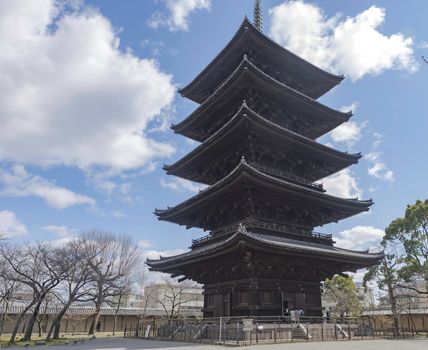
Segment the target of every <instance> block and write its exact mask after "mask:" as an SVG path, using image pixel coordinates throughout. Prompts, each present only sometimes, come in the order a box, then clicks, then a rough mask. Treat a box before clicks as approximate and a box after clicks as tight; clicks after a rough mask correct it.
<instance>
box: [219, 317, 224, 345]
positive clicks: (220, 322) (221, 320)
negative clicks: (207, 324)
mask: <svg viewBox="0 0 428 350" xmlns="http://www.w3.org/2000/svg"><path fill="white" fill-rule="evenodd" d="M218 322H219V325H220V328H219V331H218V340H219V341H218V342H219V344H221V336H222V334H221V332H222V326H223V324H222V323H223V317H220V319H219V321H218Z"/></svg>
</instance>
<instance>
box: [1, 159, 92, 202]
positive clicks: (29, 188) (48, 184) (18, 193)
mask: <svg viewBox="0 0 428 350" xmlns="http://www.w3.org/2000/svg"><path fill="white" fill-rule="evenodd" d="M0 184H2V185H3V187H2V188H1V190H0V196H6V197H27V196H32V197H38V198H41V199H43V200H44V201H45V202H46V203H47V204H48V205H49V206H50V207H52V208H55V209H65V208H68V207H71V206H74V205H87V206H89V207H91V208H95V204H96V202H95V200H94V199H93V198H91V197H88V196H84V195H81V194H78V193H75V192H73V191H70V190H68V189H66V188H63V187H59V186H57V185H55V183H54V182H52V181H49V180H46V179H44V178H42V177H40V176H38V175H35V174H30V173H28V172H27V171H26V170H25V168H24V167H23V166H22V165H14V166H13V167H12V169H11V171H6V170H0Z"/></svg>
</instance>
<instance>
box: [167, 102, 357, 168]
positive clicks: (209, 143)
mask: <svg viewBox="0 0 428 350" xmlns="http://www.w3.org/2000/svg"><path fill="white" fill-rule="evenodd" d="M244 111H246V112H248V114H249V115H250V118H251V119H252V120H254V121H255V122H258V123H260V124H262V125H265V126H267V127H269V128H270V129H272V132H277V133H281V134H282V135H284V137H287V138H290V139H293V140H295V141H297V142H299V144H301V145H304V147H307V148H312V149H316V150H317V151H319V152H323V153H324V154H328V155H329V156H330V157H335V158H336V159H341V160H342V161H344V164H343V167H342V168H339V169H338V170H337V171H339V170H342V169H344V168H346V167H348V166H350V165H352V164H356V163H357V162H358V160H359V159H360V158H361V154H360V153H357V154H349V153H347V152H342V151H338V150H336V149H334V148H331V147H328V146H326V145H323V144H321V143H319V142H317V141H314V140H312V139H310V138H308V137H306V136H303V135H300V134H298V133H296V132H294V131H292V130H289V129H287V128H284V127H282V126H280V125H278V124H276V123H274V122H271V121H270V120H268V119H266V118H264V117H263V116H261V115H260V114H258V113H256V112H255V111H254V110H252V109H251V108H249V107H248V106H247V104H246V103H245V101H244V102H243V104H242V105H241V107H240V108H239V110H238V112H236V113H235V115H234V116H233V117H232V118H231V119H230V120H229V121H228V122H227V123H226V124H225V125H223V126H222V127H221V128H220V129H218V130H217V131H216V132H215V133H214V134H212V135H211V136H210V137H208V138H207V139H206V140H205V141H204V142H203V143H201V144H199V145H198V146H197V147H196V148H195V149H193V150H192V151H191V152H190V153H188V154H187V155H186V156H184V157H182V158H181V159H180V160H178V161H177V162H175V163H174V164H172V165H167V166H165V167H164V169H165V170H167V171H168V173H169V174H171V175H175V174H174V171H177V170H178V169H180V168H181V167H183V166H185V165H186V164H187V163H188V162H189V161H190V160H191V159H192V158H193V157H196V156H197V155H198V154H201V153H202V152H203V151H204V150H206V149H208V148H210V147H214V146H213V145H214V144H216V143H217V142H219V140H222V139H223V138H224V137H226V136H227V135H228V133H229V132H230V131H231V130H232V129H233V127H234V126H235V125H237V124H238V123H240V122H241V121H242V119H243V116H242V114H243V112H244Z"/></svg>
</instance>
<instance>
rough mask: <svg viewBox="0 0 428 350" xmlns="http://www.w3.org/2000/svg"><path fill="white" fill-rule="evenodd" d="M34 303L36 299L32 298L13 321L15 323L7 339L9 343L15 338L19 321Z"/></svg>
mask: <svg viewBox="0 0 428 350" xmlns="http://www.w3.org/2000/svg"><path fill="white" fill-rule="evenodd" d="M35 303H36V300H33V301H32V302H31V303H30V304H29V305H28V306H27V307H26V308H25V309H24V310H23V311H22V312H21V314H20V315H19V316H18V319H17V320H16V322H15V325H14V326H13V330H12V335H11V336H10V339H9V345H13V344H15V338H16V334H17V333H18V330H19V327H20V326H21V322H22V320H23V319H24V317H25V315H26V313H27V311H28V310H30V308H31V307H32V306H33V305H34V304H35Z"/></svg>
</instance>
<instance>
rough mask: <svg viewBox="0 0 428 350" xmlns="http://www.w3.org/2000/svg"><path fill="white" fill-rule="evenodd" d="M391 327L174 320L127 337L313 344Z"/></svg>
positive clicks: (370, 335)
mask: <svg viewBox="0 0 428 350" xmlns="http://www.w3.org/2000/svg"><path fill="white" fill-rule="evenodd" d="M393 333H394V332H393V329H392V327H391V326H385V325H384V324H383V323H382V325H380V326H379V325H376V323H375V322H374V321H371V320H370V319H355V318H347V319H341V320H333V319H332V320H327V319H323V318H318V317H300V318H299V319H297V320H292V319H291V318H290V317H257V318H252V319H246V318H242V317H240V318H237V317H220V318H210V319H182V320H173V321H170V322H169V323H167V324H158V325H156V324H154V322H151V323H148V324H144V325H143V324H141V325H140V326H138V327H136V328H128V329H126V330H125V332H124V336H125V337H137V338H150V339H158V340H165V341H183V342H200V343H216V344H227V345H252V344H268V343H285V342H309V341H350V340H366V339H376V338H392V337H393ZM400 337H406V338H412V337H413V338H415V337H428V331H427V330H417V329H415V328H414V327H412V326H411V325H410V327H404V326H403V325H402V326H401V328H400Z"/></svg>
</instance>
